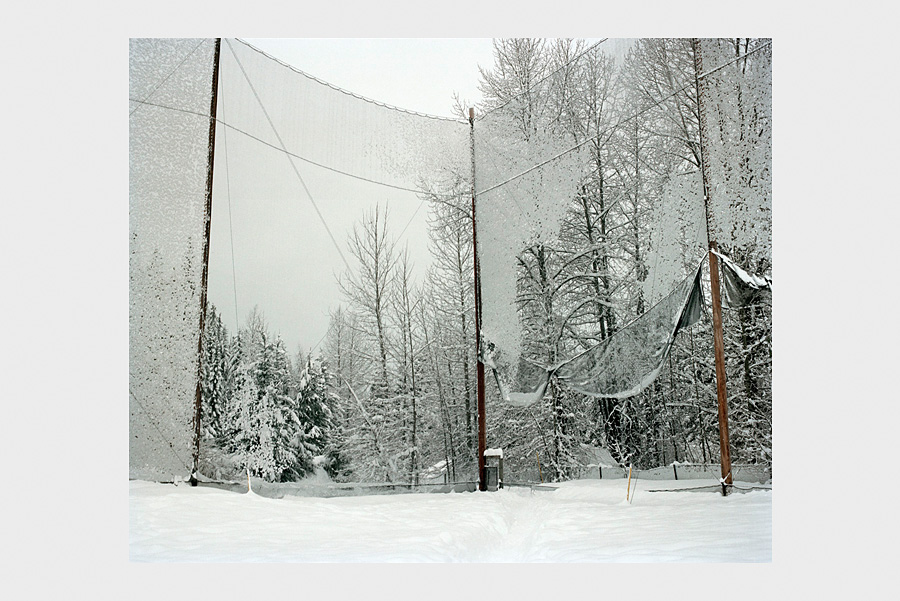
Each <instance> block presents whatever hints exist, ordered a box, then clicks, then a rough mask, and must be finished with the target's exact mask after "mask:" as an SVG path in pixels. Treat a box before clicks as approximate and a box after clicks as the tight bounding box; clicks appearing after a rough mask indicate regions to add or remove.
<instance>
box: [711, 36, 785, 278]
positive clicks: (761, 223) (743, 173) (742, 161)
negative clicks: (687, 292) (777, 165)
mask: <svg viewBox="0 0 900 601" xmlns="http://www.w3.org/2000/svg"><path fill="white" fill-rule="evenodd" d="M755 43H756V44H757V45H758V46H761V47H762V49H761V50H758V51H756V52H754V53H753V54H750V55H749V56H748V57H747V58H746V59H741V60H738V61H737V62H735V61H734V56H735V51H736V50H735V47H734V43H733V41H732V40H723V39H704V40H702V52H703V64H704V70H711V69H712V68H713V67H715V66H717V65H727V66H726V67H724V68H722V69H719V70H717V71H715V72H713V73H711V74H710V75H709V76H708V77H706V78H704V79H705V81H704V85H705V90H706V99H705V102H704V106H705V107H706V123H707V127H706V134H707V138H706V144H707V146H708V148H707V149H706V150H705V152H706V155H707V157H708V158H709V165H708V167H709V173H708V177H709V186H710V210H711V221H712V229H713V232H712V235H713V239H715V240H719V241H720V242H721V241H728V243H729V245H730V246H731V247H732V248H742V249H750V248H752V249H754V254H756V255H757V256H761V257H765V258H767V259H768V261H769V263H771V256H772V255H771V252H772V250H771V249H772V216H771V215H772V195H771V193H772V48H771V45H768V46H767V44H770V43H771V40H758V41H756V42H755ZM754 49H755V48H752V47H744V46H741V47H740V48H739V49H738V51H739V52H740V53H741V54H746V53H748V52H751V51H753V50H754Z"/></svg>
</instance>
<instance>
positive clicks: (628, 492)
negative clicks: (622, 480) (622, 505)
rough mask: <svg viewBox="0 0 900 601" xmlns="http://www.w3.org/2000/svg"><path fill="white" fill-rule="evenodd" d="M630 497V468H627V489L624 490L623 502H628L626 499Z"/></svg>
mask: <svg viewBox="0 0 900 601" xmlns="http://www.w3.org/2000/svg"><path fill="white" fill-rule="evenodd" d="M629 496H631V466H630V465H629V466H628V488H626V489H625V500H626V501H627V500H628V497H629Z"/></svg>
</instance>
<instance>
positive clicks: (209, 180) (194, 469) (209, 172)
mask: <svg viewBox="0 0 900 601" xmlns="http://www.w3.org/2000/svg"><path fill="white" fill-rule="evenodd" d="M221 47H222V38H216V49H215V52H214V55H213V76H212V97H211V100H210V103H209V151H208V154H207V158H206V161H207V162H206V206H205V207H204V209H203V222H204V223H203V227H204V236H203V275H202V276H201V284H200V336H199V339H198V341H197V391H196V394H195V396H194V455H193V462H192V466H191V486H197V474H198V473H199V471H200V413H201V409H200V399H201V388H202V386H201V383H202V379H203V329H204V327H205V322H206V283H207V279H208V275H209V228H210V223H211V222H212V187H213V163H214V161H215V155H216V106H217V101H218V96H219V50H220V49H221Z"/></svg>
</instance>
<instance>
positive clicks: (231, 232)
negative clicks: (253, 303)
mask: <svg viewBox="0 0 900 601" xmlns="http://www.w3.org/2000/svg"><path fill="white" fill-rule="evenodd" d="M223 89H224V86H223ZM219 101H220V103H221V104H220V106H221V107H222V108H221V109H220V110H221V111H222V114H223V115H224V114H225V96H224V95H220V98H219ZM227 131H228V128H227V127H225V128H223V129H222V149H223V150H224V152H225V189H226V197H227V198H228V236H229V241H230V243H231V288H232V290H233V291H234V331H235V333H237V331H238V330H239V329H240V328H241V319H240V317H239V314H240V312H239V311H238V301H237V270H236V269H235V266H234V226H233V224H234V219H233V218H232V216H231V169H229V168H228V137H227V136H226V132H227Z"/></svg>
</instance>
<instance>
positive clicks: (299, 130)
mask: <svg viewBox="0 0 900 601" xmlns="http://www.w3.org/2000/svg"><path fill="white" fill-rule="evenodd" d="M221 65H222V73H223V77H222V94H223V97H224V100H225V102H226V104H227V110H226V113H225V115H224V121H225V123H227V124H228V125H229V126H230V127H231V128H233V129H235V130H239V131H240V132H243V133H244V134H249V135H250V136H253V137H255V138H257V139H258V141H259V142H261V143H262V144H267V145H269V146H271V147H274V148H276V149H278V150H287V152H289V153H291V154H292V155H294V157H293V158H294V161H295V163H296V165H297V166H298V168H303V167H307V168H308V167H312V166H319V168H325V169H327V170H330V171H332V172H337V173H341V174H345V175H348V176H351V177H353V178H359V179H362V180H369V181H372V182H378V183H380V184H386V185H388V186H396V187H399V188H404V189H407V190H414V191H415V190H418V189H419V188H420V186H421V185H422V184H424V183H426V182H427V183H428V184H430V185H432V186H433V185H434V182H436V181H439V180H440V179H441V178H442V177H444V176H447V175H448V174H451V173H456V174H468V173H469V172H470V167H469V163H470V161H469V154H470V153H469V128H468V124H467V122H466V121H465V120H463V119H448V118H441V117H432V116H426V115H422V114H418V113H413V112H409V111H405V110H401V109H397V108H393V107H388V106H386V105H383V104H380V103H377V102H374V101H370V100H367V99H364V98H362V97H360V96H356V95H354V94H352V93H350V92H347V91H344V90H340V89H338V88H336V87H333V86H331V85H329V84H327V83H325V82H322V81H320V80H317V79H315V78H314V77H312V76H310V75H307V74H305V73H303V72H300V71H297V70H295V69H293V68H291V67H289V66H287V65H285V64H283V63H280V62H279V61H277V60H275V59H273V58H271V57H269V56H267V55H266V54H264V53H262V52H261V51H259V50H257V49H255V48H253V47H251V46H249V45H248V44H246V43H244V42H241V41H239V40H224V41H223V43H222V59H221ZM229 135H230V136H232V135H233V134H232V132H231V131H229ZM234 135H240V134H239V133H238V132H235V134H234ZM258 148H259V147H258ZM259 149H260V150H262V148H259ZM282 160H284V159H282ZM302 175H303V172H301V176H302ZM312 192H313V194H314V195H315V192H316V191H315V190H312Z"/></svg>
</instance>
